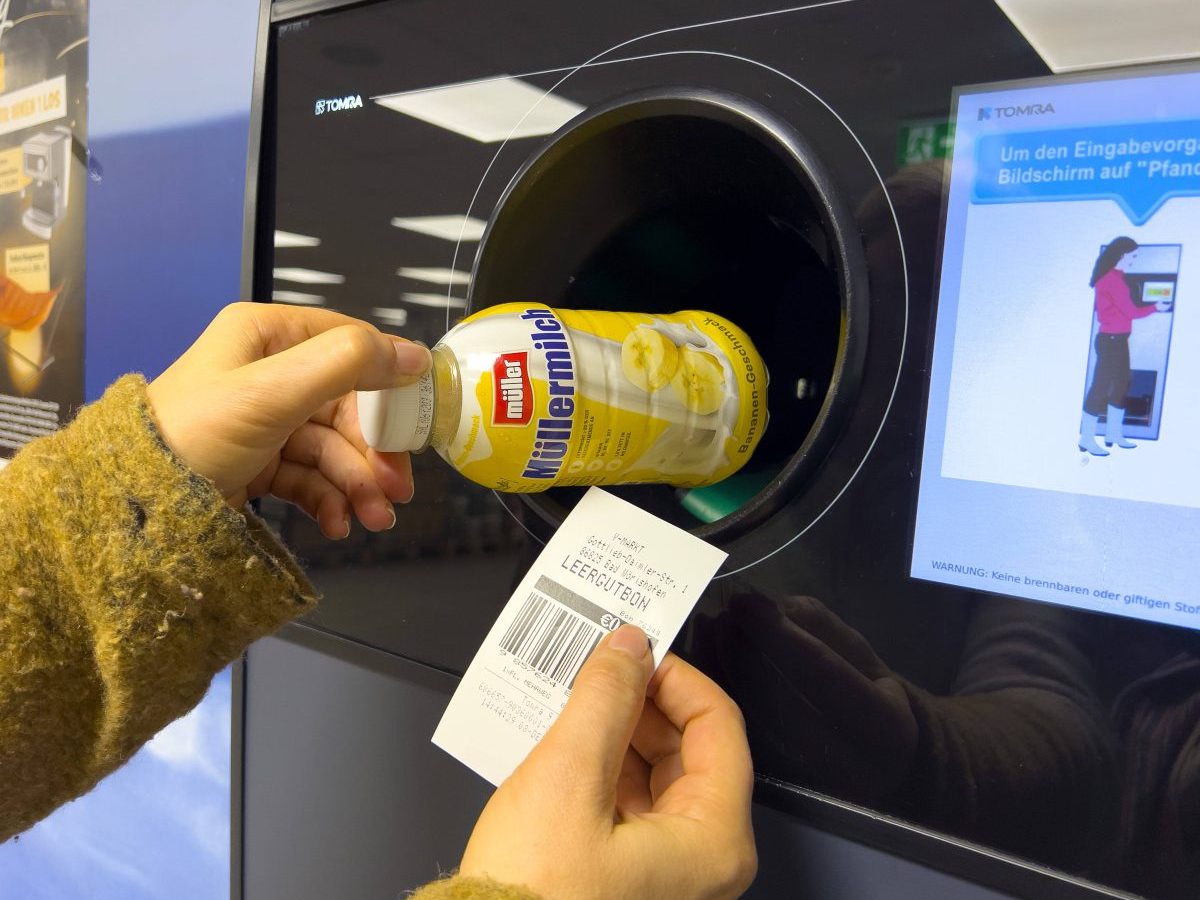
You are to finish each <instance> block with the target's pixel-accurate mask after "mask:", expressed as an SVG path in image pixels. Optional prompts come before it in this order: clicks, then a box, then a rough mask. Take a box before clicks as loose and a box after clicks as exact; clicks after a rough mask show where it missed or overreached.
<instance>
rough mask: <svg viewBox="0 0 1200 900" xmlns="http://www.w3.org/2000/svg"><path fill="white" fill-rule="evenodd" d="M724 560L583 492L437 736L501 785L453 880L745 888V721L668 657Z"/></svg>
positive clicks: (748, 847) (630, 892)
mask: <svg viewBox="0 0 1200 900" xmlns="http://www.w3.org/2000/svg"><path fill="white" fill-rule="evenodd" d="M724 559H725V554H724V553H723V552H721V551H719V550H717V549H715V548H713V547H711V546H709V545H707V544H705V543H704V542H702V541H700V540H698V539H697V538H695V537H693V536H692V535H689V534H687V533H686V532H683V531H681V530H679V529H677V528H675V527H674V526H671V525H668V524H666V523H665V522H661V521H660V520H658V519H655V518H654V517H653V516H650V515H648V514H647V513H644V512H642V511H641V510H639V509H637V508H636V507H633V506H631V505H629V504H627V503H625V502H624V501H622V500H619V499H617V498H616V497H613V496H611V495H610V494H606V493H604V492H603V491H600V490H598V489H595V488H593V489H592V490H591V491H589V492H588V494H587V495H586V497H585V498H584V500H583V501H581V502H580V503H579V505H578V506H577V507H576V509H575V511H574V512H573V513H572V515H571V516H570V517H569V518H568V519H567V520H566V521H565V522H564V523H563V525H562V526H561V527H560V528H559V530H558V532H557V533H556V534H555V536H554V538H553V539H552V540H551V541H550V542H549V543H548V544H547V545H546V548H545V550H544V551H543V552H542V554H541V556H540V557H539V558H538V560H537V562H535V563H534V565H533V567H532V568H531V569H530V570H529V572H528V573H527V574H526V576H525V578H524V579H523V580H522V582H521V584H520V585H519V586H518V588H517V590H516V592H515V593H514V595H513V597H512V599H511V600H510V601H509V603H508V605H507V606H506V607H505V609H504V610H503V611H502V613H501V614H500V617H499V619H498V620H497V622H496V624H495V625H494V626H493V628H492V630H491V632H489V634H488V636H487V638H486V639H485V641H484V645H483V647H482V648H481V650H480V652H479V653H478V654H477V655H476V657H475V659H474V660H473V661H472V663H471V666H470V667H469V668H468V669H467V673H466V675H465V676H464V677H463V681H462V683H461V685H460V686H459V688H458V690H457V691H456V692H455V695H454V697H453V699H452V700H451V703H450V706H449V708H448V709H447V711H446V714H445V716H444V717H443V719H442V722H441V723H440V724H439V726H438V729H437V732H436V733H435V734H434V743H436V744H438V746H440V747H442V748H443V749H445V750H447V751H448V752H450V753H452V754H453V755H454V756H456V757H457V758H458V759H460V760H461V761H463V762H464V763H466V764H467V765H468V766H470V767H471V768H472V769H474V770H475V771H476V772H478V773H479V774H481V775H482V776H484V777H485V778H487V779H488V780H490V781H492V782H493V783H499V784H500V787H499V789H498V790H497V791H496V793H495V794H494V795H493V797H492V799H491V801H490V802H489V803H488V805H487V807H486V809H485V810H484V812H483V815H482V816H481V817H480V819H479V822H478V823H477V824H476V827H475V830H474V832H473V834H472V836H471V841H470V843H469V844H468V846H467V849H466V852H465V854H464V856H463V860H462V866H461V872H462V874H464V875H475V876H485V875H486V876H489V877H492V878H495V879H497V880H500V881H503V882H507V883H515V884H524V885H526V886H528V887H530V888H531V889H533V890H535V891H537V892H539V893H540V894H542V895H543V896H546V897H575V896H593V895H594V896H596V897H601V896H613V894H614V891H615V890H616V889H617V888H618V887H619V888H620V889H621V892H620V895H621V896H627V897H647V898H649V897H663V896H674V897H697V898H699V897H706V898H727V897H735V896H737V895H738V894H740V893H741V891H743V890H745V888H746V887H747V886H748V885H749V883H750V881H751V880H752V878H753V875H754V871H755V868H756V862H755V851H754V839H753V833H752V829H751V825H750V794H751V789H752V786H753V770H752V767H751V762H750V753H749V748H748V745H747V742H746V736H745V725H744V723H743V720H742V717H741V713H740V712H739V710H738V708H737V706H736V704H734V702H733V701H732V700H730V698H729V697H728V696H726V694H725V693H724V692H723V691H722V690H721V689H720V688H719V687H718V686H717V685H716V684H715V683H714V682H712V681H711V680H710V679H709V678H708V677H707V676H705V675H704V674H703V673H702V672H700V671H699V670H697V669H695V668H693V667H692V666H690V665H688V664H687V663H686V662H684V661H683V660H681V659H679V658H678V657H676V656H674V655H673V654H669V653H668V652H667V648H668V647H669V646H670V644H671V641H672V640H673V639H674V637H675V635H676V633H677V632H678V631H679V628H680V627H681V626H682V624H683V621H684V619H685V618H686V617H687V615H688V613H690V611H691V609H692V606H693V605H694V604H695V601H696V600H697V599H698V597H699V595H700V594H701V592H702V591H703V590H704V588H705V587H706V586H707V584H708V582H709V581H710V580H711V578H712V576H713V575H714V574H715V573H716V571H717V569H718V567H719V566H720V565H721V563H722V562H723V561H724ZM606 632H612V633H610V634H609V633H606ZM656 664H657V665H658V671H657V672H655V666H656ZM560 713H561V714H560ZM522 760H524V761H522ZM531 847H535V848H536V852H533V853H530V852H529V851H530V848H531ZM581 891H582V892H583V893H580V892H581ZM589 891H590V892H592V893H588V892H589Z"/></svg>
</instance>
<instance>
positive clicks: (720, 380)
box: [671, 347, 725, 416]
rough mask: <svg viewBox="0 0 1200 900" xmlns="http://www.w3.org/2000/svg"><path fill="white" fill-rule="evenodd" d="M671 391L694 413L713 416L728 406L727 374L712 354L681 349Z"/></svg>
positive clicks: (687, 348)
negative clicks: (726, 400)
mask: <svg viewBox="0 0 1200 900" xmlns="http://www.w3.org/2000/svg"><path fill="white" fill-rule="evenodd" d="M671 390H673V391H674V392H675V396H677V397H678V398H679V399H680V401H681V402H682V403H683V405H684V406H686V407H687V408H688V409H690V410H691V411H692V412H694V413H697V414H699V415H702V416H707V415H711V414H712V413H715V412H716V411H717V410H719V409H720V408H721V404H722V403H724V402H725V371H724V370H723V369H722V368H721V363H720V362H719V361H718V360H717V358H716V357H715V356H713V355H712V354H711V353H708V352H706V351H704V350H696V349H694V348H692V347H682V348H680V350H679V368H678V370H677V371H676V372H675V376H674V377H673V378H672V379H671Z"/></svg>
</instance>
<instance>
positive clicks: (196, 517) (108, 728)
mask: <svg viewBox="0 0 1200 900" xmlns="http://www.w3.org/2000/svg"><path fill="white" fill-rule="evenodd" d="M316 602H317V595H316V591H315V590H314V589H313V586H312V584H311V583H309V581H308V579H307V578H306V577H305V576H304V573H303V572H302V571H301V570H300V567H299V566H298V565H297V563H296V562H295V560H294V559H293V558H292V556H291V554H290V553H288V551H287V550H286V549H285V548H284V547H283V545H282V544H280V543H279V541H278V540H277V539H276V538H275V536H274V535H272V534H271V532H270V530H269V529H268V528H267V527H266V525H264V524H263V523H262V522H261V521H260V520H259V519H257V518H256V517H255V516H254V515H253V514H251V513H249V512H245V513H242V512H237V511H235V510H233V509H230V507H229V506H228V505H227V504H226V503H225V501H224V499H223V498H222V497H221V495H220V494H219V493H218V492H217V489H216V487H215V485H213V484H212V482H210V481H208V480H207V479H204V478H202V477H200V476H199V475H196V474H195V473H193V472H191V471H190V470H189V469H188V468H187V467H186V466H184V465H183V463H181V462H180V461H179V460H178V459H177V458H176V457H175V456H174V455H173V454H172V453H171V452H170V450H169V449H168V448H167V447H166V446H165V445H164V444H163V442H162V439H161V438H160V437H159V434H158V430H157V428H156V426H155V424H154V420H153V417H152V415H151V412H150V408H149V406H148V404H147V400H146V382H145V380H144V379H143V378H142V377H141V376H140V375H127V376H125V377H124V378H122V379H120V380H119V381H117V382H116V383H115V384H114V385H113V386H112V387H110V388H109V389H108V391H107V392H106V393H105V395H104V397H103V398H101V399H100V400H99V401H98V402H96V403H94V404H92V405H91V406H88V407H85V408H84V409H83V410H82V411H81V412H80V413H79V416H78V417H77V418H76V419H75V421H74V422H73V423H72V424H71V425H69V426H67V427H66V428H64V429H63V430H61V431H59V432H57V433H56V434H53V435H50V436H49V437H45V438H41V439H39V440H37V441H34V442H33V443H31V444H29V445H28V446H27V447H25V449H23V450H22V451H21V452H20V453H18V454H17V455H16V456H15V457H14V458H13V460H12V461H11V463H10V464H9V465H8V466H7V468H4V469H2V470H0V842H3V841H5V840H7V839H8V838H10V837H12V836H13V835H15V834H19V833H20V832H22V831H24V830H25V829H27V828H29V827H30V826H31V825H33V824H34V823H35V822H37V821H38V820H40V819H42V818H44V817H45V816H47V815H49V814H50V813H51V812H52V811H53V810H54V809H55V808H56V807H58V806H60V805H62V804H63V803H66V802H67V801H69V800H72V799H74V798H75V797H78V796H80V795H81V794H84V793H86V792H87V791H89V790H91V789H92V787H94V786H95V784H96V783H97V782H98V781H99V780H100V779H101V778H103V777H104V776H105V775H107V774H109V773H110V772H112V771H113V770H115V769H117V768H119V767H120V766H121V765H122V764H124V763H125V762H126V761H127V760H128V759H129V758H130V757H131V756H132V755H133V754H134V753H135V752H136V751H137V750H138V748H139V747H141V746H142V744H144V743H145V742H146V741H147V740H149V739H150V738H151V737H152V736H153V735H154V734H155V733H156V732H158V731H159V730H160V729H161V728H163V727H164V726H165V725H167V724H168V723H169V722H171V721H172V720H173V719H176V718H178V717H179V716H182V715H183V714H184V713H186V712H187V711H188V710H190V709H191V708H192V707H194V706H195V705H196V704H197V703H198V702H199V701H200V699H201V698H202V697H203V696H204V694H205V692H206V691H207V689H208V685H209V682H210V681H211V680H212V677H213V676H214V675H215V674H216V673H217V672H219V671H221V669H223V668H225V666H227V665H228V664H229V663H230V662H232V661H233V660H234V659H236V658H237V657H238V656H240V655H241V654H242V652H243V651H244V650H245V649H246V647H247V646H248V645H249V644H250V643H251V642H253V641H255V640H257V639H258V638H260V637H263V636H264V635H266V634H269V633H270V632H272V631H275V630H276V629H278V628H279V627H281V626H282V625H284V624H286V623H287V622H288V621H290V620H291V619H293V618H295V617H297V616H299V615H302V614H303V613H304V612H306V611H307V610H309V609H310V608H311V607H312V606H313V605H314V604H315V603H316ZM414 896H415V898H416V900H540V898H538V897H537V895H535V894H531V893H530V892H528V891H526V890H524V889H522V888H514V887H508V886H505V885H501V884H497V883H496V882H494V881H489V880H479V879H472V878H458V877H453V878H449V879H447V880H440V881H436V882H433V883H432V884H430V885H428V886H426V887H424V888H422V889H421V890H420V891H418V892H417V893H416V894H415V895H414Z"/></svg>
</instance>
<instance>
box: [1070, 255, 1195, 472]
mask: <svg viewBox="0 0 1200 900" xmlns="http://www.w3.org/2000/svg"><path fill="white" fill-rule="evenodd" d="M1182 252H1183V247H1182V245H1180V244H1142V245H1139V244H1138V243H1137V242H1136V241H1135V240H1133V239H1132V238H1129V237H1123V236H1122V237H1117V238H1114V239H1113V240H1111V241H1109V242H1108V243H1107V244H1105V245H1103V246H1101V248H1100V252H1099V255H1098V256H1097V257H1096V264H1095V266H1094V268H1093V271H1092V277H1091V282H1090V283H1091V286H1092V288H1093V289H1094V291H1095V302H1094V304H1093V308H1092V321H1091V335H1092V337H1091V343H1090V350H1089V353H1088V361H1087V379H1086V385H1087V393H1086V395H1085V396H1084V401H1083V419H1082V422H1081V425H1080V430H1079V449H1080V450H1081V451H1084V452H1086V453H1088V454H1090V455H1092V456H1098V457H1103V456H1108V455H1109V454H1110V453H1112V452H1114V451H1117V452H1120V451H1123V450H1132V449H1134V448H1136V447H1137V440H1158V437H1159V431H1160V429H1161V427H1162V415H1163V398H1164V395H1165V393H1166V384H1167V361H1168V358H1169V356H1170V349H1171V331H1172V327H1173V326H1174V323H1175V315H1174V312H1175V294H1176V287H1177V282H1178V279H1179V261H1180V257H1181V255H1182ZM1135 439H1136V440H1135Z"/></svg>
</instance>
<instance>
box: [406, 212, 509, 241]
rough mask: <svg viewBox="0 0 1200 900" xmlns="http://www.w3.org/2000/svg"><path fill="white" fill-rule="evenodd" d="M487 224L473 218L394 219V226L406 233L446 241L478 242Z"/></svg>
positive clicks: (424, 217)
mask: <svg viewBox="0 0 1200 900" xmlns="http://www.w3.org/2000/svg"><path fill="white" fill-rule="evenodd" d="M486 224H487V223H486V222H484V221H483V220H481V219H476V218H474V217H473V216H415V217H410V218H403V217H400V216H397V217H396V218H394V219H392V225H394V226H395V227H396V228H403V229H404V230H405V231H415V232H417V234H427V235H429V236H430V237H435V238H441V239H442V240H446V241H459V240H462V241H477V240H479V239H480V238H481V237H483V229H484V226H485V225H486Z"/></svg>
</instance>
